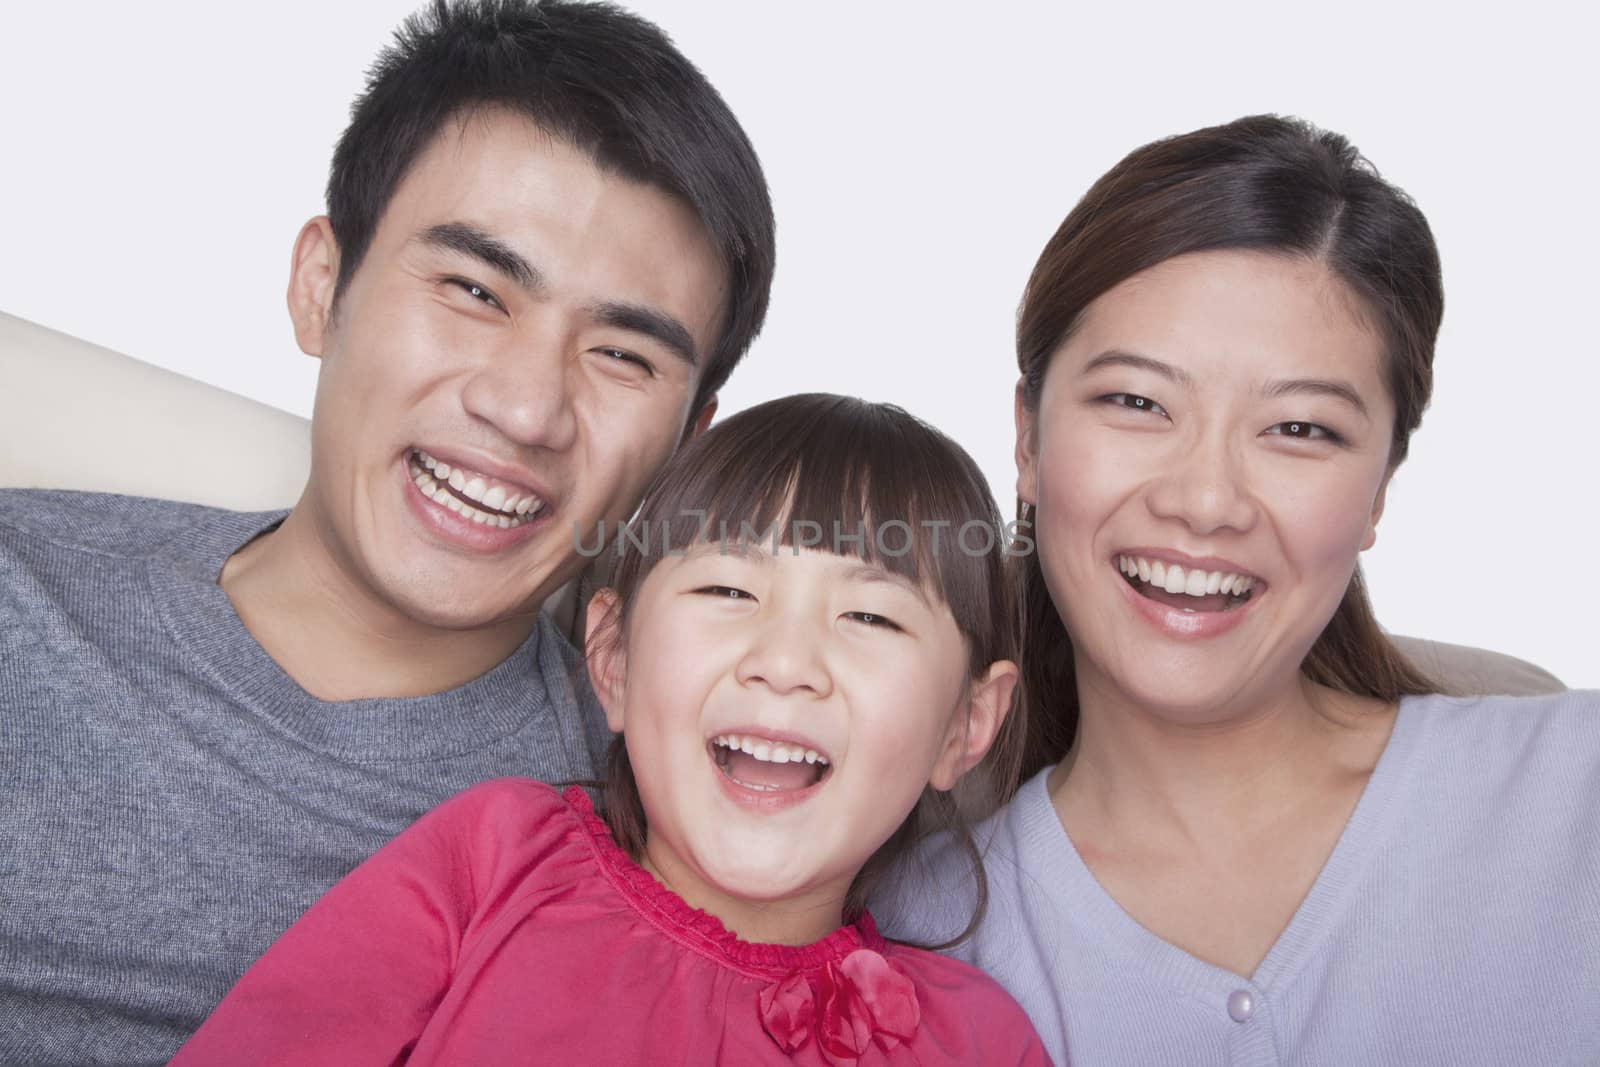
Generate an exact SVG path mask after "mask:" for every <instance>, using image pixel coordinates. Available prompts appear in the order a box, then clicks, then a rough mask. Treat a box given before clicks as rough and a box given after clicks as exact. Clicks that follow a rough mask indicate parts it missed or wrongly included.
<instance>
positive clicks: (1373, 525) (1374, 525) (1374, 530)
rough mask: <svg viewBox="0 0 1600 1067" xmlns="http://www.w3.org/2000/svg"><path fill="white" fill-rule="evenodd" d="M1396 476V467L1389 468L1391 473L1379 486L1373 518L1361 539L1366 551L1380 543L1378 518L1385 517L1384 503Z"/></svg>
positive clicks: (1384, 477) (1385, 476)
mask: <svg viewBox="0 0 1600 1067" xmlns="http://www.w3.org/2000/svg"><path fill="white" fill-rule="evenodd" d="M1393 478H1394V468H1393V467H1390V468H1389V473H1388V474H1385V475H1384V476H1383V484H1382V485H1380V486H1378V495H1377V496H1376V497H1375V498H1374V499H1373V501H1372V518H1371V520H1370V521H1369V522H1368V523H1367V533H1366V536H1364V537H1363V538H1362V539H1361V551H1363V552H1365V551H1366V550H1367V549H1369V548H1371V547H1372V546H1373V545H1375V544H1377V543H1378V520H1379V519H1381V518H1383V505H1384V503H1385V501H1386V500H1387V498H1388V496H1389V482H1390V481H1391V480H1392V479H1393Z"/></svg>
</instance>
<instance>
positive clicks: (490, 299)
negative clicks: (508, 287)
mask: <svg viewBox="0 0 1600 1067" xmlns="http://www.w3.org/2000/svg"><path fill="white" fill-rule="evenodd" d="M445 281H447V282H449V283H450V284H451V285H454V286H455V287H456V288H458V289H460V290H461V291H462V292H464V293H466V294H467V295H468V296H470V297H472V299H474V300H477V301H479V302H481V303H484V304H488V305H489V306H490V307H492V308H498V309H499V310H501V311H504V310H505V305H503V304H501V303H500V298H499V297H497V296H495V295H494V294H493V293H491V292H490V291H489V290H487V289H485V288H484V287H483V286H481V285H479V284H478V283H477V282H473V281H468V280H467V279H465V278H446V279H445Z"/></svg>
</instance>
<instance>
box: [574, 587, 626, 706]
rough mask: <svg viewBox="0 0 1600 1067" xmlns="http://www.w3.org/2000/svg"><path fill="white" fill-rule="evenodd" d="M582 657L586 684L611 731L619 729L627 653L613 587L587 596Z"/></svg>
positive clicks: (618, 606) (624, 690)
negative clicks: (591, 689)
mask: <svg viewBox="0 0 1600 1067" xmlns="http://www.w3.org/2000/svg"><path fill="white" fill-rule="evenodd" d="M583 622H584V625H583V657H584V659H585V660H586V661H587V663H588V667H589V684H590V685H592V686H594V695H595V696H596V697H598V698H599V700H600V706H601V707H602V708H604V709H605V712H606V725H607V726H609V727H610V728H611V732H612V733H618V734H620V733H621V732H622V708H623V703H624V702H623V699H622V698H623V694H624V693H625V692H626V691H627V685H628V653H627V649H625V648H623V642H622V605H621V602H620V601H618V600H617V593H616V590H614V589H601V590H600V591H598V592H597V593H595V595H594V596H592V597H590V598H589V607H588V609H587V611H586V613H585V615H584V620H583Z"/></svg>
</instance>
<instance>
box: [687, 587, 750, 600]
mask: <svg viewBox="0 0 1600 1067" xmlns="http://www.w3.org/2000/svg"><path fill="white" fill-rule="evenodd" d="M695 592H696V593H702V594H704V595H705V596H716V597H722V598H723V599H725V600H754V599H755V597H753V596H751V595H750V594H749V593H747V592H745V591H744V590H743V589H735V588H734V587H733V586H731V585H702V586H701V587H700V588H698V589H696V590H695Z"/></svg>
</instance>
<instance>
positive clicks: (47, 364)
mask: <svg viewBox="0 0 1600 1067" xmlns="http://www.w3.org/2000/svg"><path fill="white" fill-rule="evenodd" d="M0 374H4V376H5V380H6V381H8V382H10V383H11V384H12V389H13V394H12V395H13V396H36V397H38V396H44V397H60V398H62V399H63V400H64V401H66V404H65V405H61V404H43V403H34V404H22V405H19V404H15V403H13V404H12V405H10V407H9V410H8V411H7V414H6V417H5V418H4V419H0V459H3V461H4V462H3V463H0V485H5V486H28V487H40V488H51V489H86V490H94V491H98V492H108V493H127V494H130V495H134V496H150V497H160V498H164V499H167V500H185V501H191V502H193V503H197V504H211V505H215V506H217V507H225V508H236V509H240V510H268V509H272V508H287V507H290V506H291V505H293V504H294V502H295V501H296V500H297V499H299V496H300V490H301V488H303V486H304V485H305V479H306V472H307V470H308V469H309V468H310V464H311V437H310V425H309V424H308V423H307V422H306V420H304V419H301V418H297V417H295V416H293V415H289V414H287V413H285V412H282V411H279V410H277V409H276V408H273V407H269V406H267V405H265V404H260V403H257V402H256V401H254V400H249V399H247V398H245V397H242V396H237V395H235V394H233V393H229V392H227V391H225V390H222V389H217V388H215V387H213V386H209V385H203V384H201V383H200V382H197V381H194V380H193V379H190V378H185V377H184V376H183V375H181V374H174V373H173V372H172V371H168V370H162V369H161V368H160V367H155V366H151V365H150V364H148V363H140V362H139V361H137V360H134V359H130V358H129V357H127V356H124V355H121V354H119V353H117V352H113V351H112V350H111V349H109V348H101V347H99V346H98V345H92V344H89V343H88V342H86V341H80V340H78V339H77V338H75V337H70V336H68V335H66V334H63V333H57V332H56V331H54V330H48V329H45V328H44V327H42V326H38V325H36V324H34V323H31V322H28V321H26V320H24V319H19V318H17V317H15V316H13V315H7V314H4V313H0ZM69 398H70V399H69ZM545 607H546V609H547V610H550V611H551V612H552V614H554V615H555V616H556V618H557V619H558V621H560V622H561V624H562V626H563V628H564V629H565V630H566V631H567V633H568V634H569V635H572V634H575V633H576V632H577V631H576V626H575V625H574V623H575V615H576V598H575V596H574V595H573V591H572V590H570V589H569V590H564V591H563V592H562V593H560V594H557V595H556V596H555V597H552V598H551V600H550V601H548V602H547V603H546V605H545ZM1396 640H1397V641H1398V643H1399V644H1400V646H1401V647H1402V648H1403V649H1404V650H1405V652H1406V654H1407V655H1408V656H1410V657H1412V659H1413V660H1414V661H1415V662H1416V663H1417V665H1418V666H1420V667H1421V668H1422V669H1423V670H1425V671H1427V672H1428V673H1429V674H1431V675H1432V676H1433V677H1434V678H1435V679H1437V680H1438V681H1439V682H1440V683H1441V684H1443V685H1444V686H1445V687H1446V688H1447V689H1448V690H1449V691H1451V692H1458V693H1505V694H1519V695H1520V694H1531V693H1544V692H1554V691H1557V690H1560V689H1561V688H1562V685H1561V683H1560V682H1559V681H1558V680H1557V679H1556V678H1555V677H1554V676H1553V675H1551V674H1550V673H1549V672H1547V671H1544V670H1541V669H1540V668H1538V667H1535V666H1534V665H1533V664H1531V663H1525V662H1523V661H1522V660H1519V659H1513V658H1512V657H1510V656H1503V655H1500V654H1499V653H1496V652H1486V651H1484V650H1482V649H1475V648H1465V647H1462V646H1461V645H1447V644H1441V643H1439V642H1436V641H1424V640H1420V639H1417V638H1407V637H1400V638H1396Z"/></svg>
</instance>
